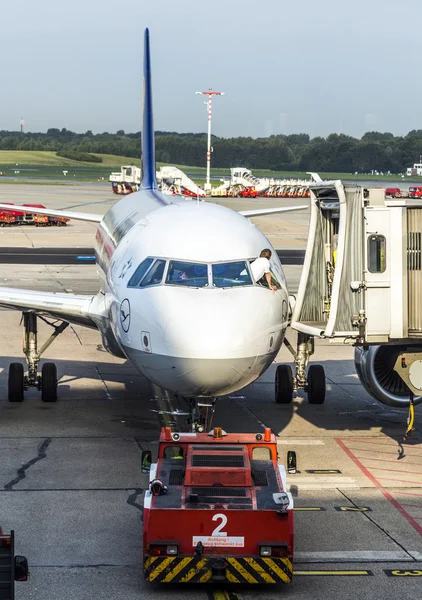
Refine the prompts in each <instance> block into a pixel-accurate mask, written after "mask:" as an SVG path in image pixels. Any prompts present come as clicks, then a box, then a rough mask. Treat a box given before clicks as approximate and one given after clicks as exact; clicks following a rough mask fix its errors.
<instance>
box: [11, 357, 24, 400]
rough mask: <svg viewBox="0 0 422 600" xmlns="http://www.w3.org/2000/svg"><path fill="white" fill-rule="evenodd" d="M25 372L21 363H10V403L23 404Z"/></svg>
mask: <svg viewBox="0 0 422 600" xmlns="http://www.w3.org/2000/svg"><path fill="white" fill-rule="evenodd" d="M23 384H24V371H23V365H22V364H21V363H10V365H9V379H8V398H9V402H23Z"/></svg>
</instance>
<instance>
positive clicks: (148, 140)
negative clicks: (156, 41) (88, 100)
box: [141, 28, 157, 190]
mask: <svg viewBox="0 0 422 600" xmlns="http://www.w3.org/2000/svg"><path fill="white" fill-rule="evenodd" d="M144 39H145V45H144V86H143V92H142V113H143V126H142V156H141V160H142V183H141V188H142V189H144V190H151V189H157V181H156V179H155V140H154V123H153V118H152V89H151V58H150V51H149V30H148V28H147V29H145V38H144Z"/></svg>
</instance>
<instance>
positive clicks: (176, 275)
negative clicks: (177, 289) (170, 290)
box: [166, 260, 208, 287]
mask: <svg viewBox="0 0 422 600" xmlns="http://www.w3.org/2000/svg"><path fill="white" fill-rule="evenodd" d="M166 283H168V284H171V285H181V286H184V287H206V286H207V285H208V265H204V264H201V263H191V262H184V261H180V260H171V261H170V265H169V270H168V273H167V279H166Z"/></svg>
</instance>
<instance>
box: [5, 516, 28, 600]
mask: <svg viewBox="0 0 422 600" xmlns="http://www.w3.org/2000/svg"><path fill="white" fill-rule="evenodd" d="M28 575H29V572H28V561H27V560H26V558H25V557H24V556H15V535H14V532H13V531H11V532H10V535H5V534H3V532H2V529H1V527H0V600H14V598H15V591H14V590H15V581H26V580H27V579H28Z"/></svg>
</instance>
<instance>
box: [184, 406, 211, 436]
mask: <svg viewBox="0 0 422 600" xmlns="http://www.w3.org/2000/svg"><path fill="white" fill-rule="evenodd" d="M185 401H186V403H187V405H188V407H189V415H190V416H189V418H188V423H189V424H190V426H191V431H192V433H203V432H204V431H210V430H211V428H212V420H213V417H214V412H215V403H216V399H215V398H185Z"/></svg>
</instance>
